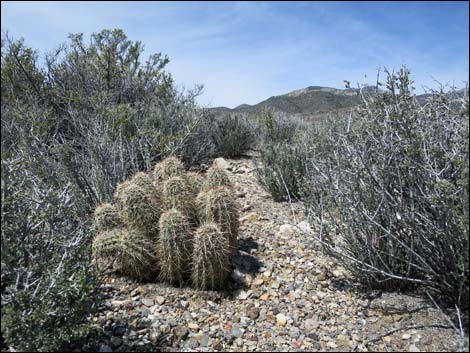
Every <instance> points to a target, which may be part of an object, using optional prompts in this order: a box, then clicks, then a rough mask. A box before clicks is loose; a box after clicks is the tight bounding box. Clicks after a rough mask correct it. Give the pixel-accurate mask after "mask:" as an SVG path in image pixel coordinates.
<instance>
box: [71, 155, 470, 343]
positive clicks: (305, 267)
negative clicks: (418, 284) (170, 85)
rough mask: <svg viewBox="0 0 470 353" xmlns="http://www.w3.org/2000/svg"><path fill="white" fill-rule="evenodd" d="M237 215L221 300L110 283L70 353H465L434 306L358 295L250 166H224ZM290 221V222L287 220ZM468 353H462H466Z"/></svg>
mask: <svg viewBox="0 0 470 353" xmlns="http://www.w3.org/2000/svg"><path fill="white" fill-rule="evenodd" d="M227 163H228V169H229V170H230V171H231V174H232V177H233V179H234V181H235V182H236V193H237V198H238V201H239V203H240V208H241V210H242V212H241V215H240V221H241V229H240V236H239V249H238V254H237V256H236V257H235V258H234V259H233V266H234V271H233V273H232V277H231V282H230V283H229V286H228V288H227V290H226V291H225V292H207V291H206V292H203V291H197V290H194V289H191V288H174V287H170V286H168V285H165V284H161V283H159V284H154V283H147V284H145V283H137V282H133V281H131V280H128V279H126V278H123V277H118V276H116V275H113V276H110V277H109V279H108V281H107V284H106V285H105V287H104V288H103V290H104V292H105V296H106V300H105V301H104V303H103V305H102V306H101V307H100V310H99V313H98V314H96V315H95V316H94V317H92V318H90V320H91V322H92V323H93V327H94V331H93V334H92V335H91V336H90V337H89V339H88V341H87V342H86V343H85V344H83V343H82V344H80V345H76V346H75V347H72V348H73V349H75V351H94V350H98V351H101V352H111V351H115V352H119V351H148V350H164V351H304V350H305V351H397V350H399V351H412V352H419V351H435V350H437V351H462V350H468V342H467V343H465V342H463V340H462V339H460V337H459V336H458V334H457V333H456V331H455V330H454V329H453V328H452V327H450V324H449V323H448V322H447V321H446V318H445V317H444V315H443V314H442V312H441V311H440V310H438V309H437V308H436V307H435V306H434V305H433V303H432V302H430V301H429V300H426V299H425V298H423V297H416V296H412V295H409V294H408V295H406V294H400V293H382V292H378V291H370V290H365V289H364V288H361V286H359V285H358V284H357V283H355V282H354V281H353V279H352V278H350V276H349V274H348V273H347V271H345V270H344V269H343V268H342V267H341V266H339V265H338V264H337V263H336V261H335V260H334V259H332V258H330V257H328V256H326V255H324V254H322V253H321V251H320V250H319V248H318V246H317V245H316V244H315V243H314V242H313V241H312V240H310V239H308V237H306V236H305V235H303V234H300V233H299V232H298V231H296V229H295V228H294V227H292V226H291V225H290V224H292V223H293V222H294V214H295V219H296V221H298V222H300V224H299V226H300V227H304V228H307V227H308V225H307V223H306V222H303V219H302V205H301V204H300V203H296V204H294V205H293V206H292V208H291V207H290V206H289V204H288V203H276V202H273V200H272V198H271V197H270V195H269V194H268V193H266V192H265V191H263V190H262V189H261V187H260V186H259V185H258V184H257V182H256V179H255V177H254V174H253V170H254V164H253V160H251V159H240V160H229V161H227ZM293 211H294V214H293ZM465 344H467V345H466V346H465Z"/></svg>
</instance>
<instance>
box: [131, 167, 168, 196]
mask: <svg viewBox="0 0 470 353" xmlns="http://www.w3.org/2000/svg"><path fill="white" fill-rule="evenodd" d="M130 182H131V183H132V184H134V185H137V186H139V187H140V188H142V190H144V191H145V194H146V195H148V196H149V197H151V198H154V199H157V200H159V199H161V194H160V192H159V189H158V188H157V187H156V186H155V185H154V183H153V178H152V176H151V175H149V174H147V173H144V172H138V173H136V174H135V175H134V176H133V177H132V179H131V181H130Z"/></svg>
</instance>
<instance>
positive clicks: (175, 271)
mask: <svg viewBox="0 0 470 353" xmlns="http://www.w3.org/2000/svg"><path fill="white" fill-rule="evenodd" d="M191 252H192V236H191V233H190V224H189V221H188V219H187V217H186V216H185V215H184V214H183V213H181V212H180V211H178V210H177V209H176V208H172V209H170V210H168V211H166V212H164V213H163V214H162V216H161V217H160V234H159V237H158V242H157V255H158V260H159V263H160V279H161V280H163V281H167V282H170V283H174V284H177V285H181V284H182V283H183V281H184V280H185V279H186V278H187V277H188V273H189V270H190V268H189V265H190V259H191Z"/></svg>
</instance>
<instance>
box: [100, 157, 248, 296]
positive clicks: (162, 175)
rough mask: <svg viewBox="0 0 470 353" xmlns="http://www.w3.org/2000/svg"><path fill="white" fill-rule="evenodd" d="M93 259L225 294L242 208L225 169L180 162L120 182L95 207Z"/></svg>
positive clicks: (138, 274) (133, 273) (164, 163)
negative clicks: (195, 168) (187, 167)
mask: <svg viewBox="0 0 470 353" xmlns="http://www.w3.org/2000/svg"><path fill="white" fill-rule="evenodd" d="M94 216H95V225H96V230H97V235H96V237H95V239H94V241H93V247H92V250H93V256H94V257H95V258H96V259H97V260H98V261H102V262H105V263H106V262H109V261H112V264H113V265H114V267H115V268H116V269H117V270H119V271H120V272H121V273H122V274H124V275H126V276H129V277H131V278H134V279H136V280H151V281H155V280H161V281H165V282H169V283H173V284H176V285H181V284H183V283H185V282H187V281H188V280H190V282H191V283H192V284H193V285H194V286H195V287H196V288H200V289H219V288H222V287H223V286H224V284H225V283H226V279H227V277H228V273H229V272H230V266H231V264H230V262H231V260H230V257H231V256H233V254H234V252H235V251H236V246H237V234H238V227H239V226H238V209H237V204H236V201H235V199H234V198H233V192H232V184H231V182H230V178H229V175H228V174H227V172H226V171H225V170H224V169H221V168H220V167H218V166H216V165H213V166H212V167H211V168H209V170H208V172H207V174H206V177H205V178H202V177H201V176H200V175H199V174H196V173H192V172H188V173H185V171H184V168H183V164H182V163H181V161H180V160H179V159H177V158H175V157H170V158H167V159H166V160H164V161H162V162H160V163H158V164H157V165H156V166H155V168H154V171H153V173H152V174H146V173H143V172H139V173H137V174H135V175H134V176H133V177H132V178H131V179H130V180H128V181H124V182H122V183H120V184H119V185H118V186H117V188H116V192H115V194H114V204H102V205H100V206H98V207H97V208H96V210H95V214H94Z"/></svg>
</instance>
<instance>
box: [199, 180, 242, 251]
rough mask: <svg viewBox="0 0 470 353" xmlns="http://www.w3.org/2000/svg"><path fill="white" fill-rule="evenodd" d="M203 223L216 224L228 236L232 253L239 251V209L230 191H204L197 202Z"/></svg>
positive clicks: (222, 188)
mask: <svg viewBox="0 0 470 353" xmlns="http://www.w3.org/2000/svg"><path fill="white" fill-rule="evenodd" d="M196 205H197V208H198V211H199V219H200V221H201V222H215V223H217V224H219V226H220V228H221V230H222V232H223V233H224V234H225V235H226V236H227V238H228V240H229V244H230V247H231V253H232V254H235V252H236V251H237V237H238V228H239V220H238V209H237V205H236V202H235V199H234V198H233V196H232V192H231V191H230V189H228V188H226V187H217V188H213V189H210V190H207V191H202V192H201V193H200V194H199V195H198V197H197V200H196Z"/></svg>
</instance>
